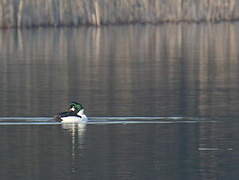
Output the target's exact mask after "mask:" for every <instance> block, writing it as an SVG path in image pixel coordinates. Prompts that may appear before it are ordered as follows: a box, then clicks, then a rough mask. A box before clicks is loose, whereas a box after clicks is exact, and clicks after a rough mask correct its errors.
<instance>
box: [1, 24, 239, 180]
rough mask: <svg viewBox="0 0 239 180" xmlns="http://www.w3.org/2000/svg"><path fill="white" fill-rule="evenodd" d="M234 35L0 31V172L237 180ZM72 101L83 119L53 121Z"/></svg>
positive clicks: (157, 29) (230, 27)
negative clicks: (81, 110) (80, 108)
mask: <svg viewBox="0 0 239 180" xmlns="http://www.w3.org/2000/svg"><path fill="white" fill-rule="evenodd" d="M238 31H239V24H238V23H232V24H229V23H228V24H227V23H226V24H214V25H210V24H180V25H176V24H165V25H159V26H151V25H147V26H144V25H134V26H113V27H111V26H106V27H102V28H93V27H90V28H85V27H80V28H76V29H71V28H65V29H64V28H63V29H54V28H50V29H25V30H21V31H20V30H18V31H16V30H2V31H0V74H1V76H0V84H1V89H0V114H1V115H0V154H1V156H0V177H1V178H3V179H6V180H11V179H24V180H27V179H29V180H30V179H31V180H32V179H49V180H50V179H64V180H65V179H109V180H111V179H119V180H122V179H123V180H128V179H129V180H134V179H135V180H141V179H142V180H143V179H149V180H155V179H164V180H179V179H180V180H181V179H182V180H186V179H189V180H191V179H196V180H197V179H200V180H205V179H209V180H214V179H215V180H216V179H223V180H224V179H226V180H234V179H238V172H239V171H238V170H239V166H238V164H239V159H238V146H239V144H238V136H237V134H238V130H239V123H238V117H239V111H238V107H239V106H238V105H239V95H238V90H239V83H238V77H239V61H238V59H239V52H238V49H239V48H238V46H239V44H238V42H239V37H238ZM72 100H80V102H81V103H82V104H84V106H85V108H86V113H87V115H88V116H89V117H90V118H89V119H90V121H89V123H87V124H79V125H73V124H68V125H62V124H60V123H57V122H53V121H52V116H53V115H54V114H56V113H57V112H60V111H64V110H65V109H66V108H67V104H68V103H69V101H72Z"/></svg>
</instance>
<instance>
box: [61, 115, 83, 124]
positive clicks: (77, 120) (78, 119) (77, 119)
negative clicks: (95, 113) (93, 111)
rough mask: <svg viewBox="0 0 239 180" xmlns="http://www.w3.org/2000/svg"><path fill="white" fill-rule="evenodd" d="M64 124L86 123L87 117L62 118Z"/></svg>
mask: <svg viewBox="0 0 239 180" xmlns="http://www.w3.org/2000/svg"><path fill="white" fill-rule="evenodd" d="M61 119H62V123H81V122H86V121H87V117H82V118H81V117H77V116H68V117H62V118H61Z"/></svg>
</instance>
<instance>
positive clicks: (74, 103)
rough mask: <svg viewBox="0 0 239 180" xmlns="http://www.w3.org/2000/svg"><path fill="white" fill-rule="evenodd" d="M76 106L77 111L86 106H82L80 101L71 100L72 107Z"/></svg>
mask: <svg viewBox="0 0 239 180" xmlns="http://www.w3.org/2000/svg"><path fill="white" fill-rule="evenodd" d="M71 108H74V109H75V110H76V111H77V112H79V111H80V110H82V109H84V107H83V106H82V104H80V103H78V102H75V101H73V102H71V103H70V109H71Z"/></svg>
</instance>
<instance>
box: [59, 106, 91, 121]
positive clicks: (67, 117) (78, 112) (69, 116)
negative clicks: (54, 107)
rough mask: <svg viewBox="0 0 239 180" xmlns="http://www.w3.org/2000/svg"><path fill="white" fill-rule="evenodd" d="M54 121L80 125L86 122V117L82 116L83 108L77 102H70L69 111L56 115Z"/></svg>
mask: <svg viewBox="0 0 239 180" xmlns="http://www.w3.org/2000/svg"><path fill="white" fill-rule="evenodd" d="M55 119H56V121H58V122H62V123H80V122H87V120H88V118H87V116H86V115H85V114H84V107H83V106H82V104H80V103H78V102H71V103H70V107H69V110H68V111H66V112H61V113H58V114H57V115H56V116H55Z"/></svg>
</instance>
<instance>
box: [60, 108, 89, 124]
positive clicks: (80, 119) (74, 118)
mask: <svg viewBox="0 0 239 180" xmlns="http://www.w3.org/2000/svg"><path fill="white" fill-rule="evenodd" d="M77 115H78V116H81V117H77V116H67V117H62V118H61V119H62V121H61V122H62V123H86V122H87V121H88V118H87V116H86V115H85V114H84V109H82V110H80V111H79V112H78V113H77Z"/></svg>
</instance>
